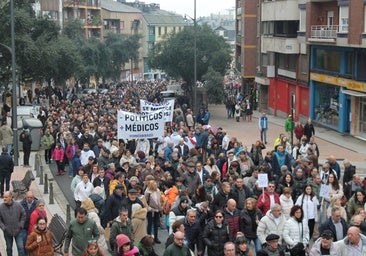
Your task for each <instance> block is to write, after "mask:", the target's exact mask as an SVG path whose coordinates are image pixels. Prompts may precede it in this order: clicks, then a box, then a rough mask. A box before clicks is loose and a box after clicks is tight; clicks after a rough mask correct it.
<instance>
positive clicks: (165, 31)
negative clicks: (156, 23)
mask: <svg viewBox="0 0 366 256" xmlns="http://www.w3.org/2000/svg"><path fill="white" fill-rule="evenodd" d="M166 34H168V27H164V35H166Z"/></svg>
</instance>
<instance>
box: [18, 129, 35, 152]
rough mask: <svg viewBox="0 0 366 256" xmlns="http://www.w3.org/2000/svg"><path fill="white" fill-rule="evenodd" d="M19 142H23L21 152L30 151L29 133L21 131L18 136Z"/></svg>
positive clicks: (30, 138) (30, 139)
mask: <svg viewBox="0 0 366 256" xmlns="http://www.w3.org/2000/svg"><path fill="white" fill-rule="evenodd" d="M19 140H20V141H21V142H23V150H30V149H31V147H32V137H31V134H30V132H29V131H23V132H22V133H21V134H20V136H19Z"/></svg>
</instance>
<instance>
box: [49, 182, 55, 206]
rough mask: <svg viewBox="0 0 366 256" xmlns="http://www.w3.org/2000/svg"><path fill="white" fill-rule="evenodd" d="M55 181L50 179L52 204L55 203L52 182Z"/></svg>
mask: <svg viewBox="0 0 366 256" xmlns="http://www.w3.org/2000/svg"><path fill="white" fill-rule="evenodd" d="M52 180H53V179H50V196H49V198H50V204H54V203H55V201H54V200H53V182H52Z"/></svg>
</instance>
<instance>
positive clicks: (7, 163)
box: [0, 152, 14, 174]
mask: <svg viewBox="0 0 366 256" xmlns="http://www.w3.org/2000/svg"><path fill="white" fill-rule="evenodd" d="M13 171H14V162H13V158H12V157H11V156H10V155H9V154H8V153H6V152H4V153H1V155H0V173H3V174H10V173H12V172H13Z"/></svg>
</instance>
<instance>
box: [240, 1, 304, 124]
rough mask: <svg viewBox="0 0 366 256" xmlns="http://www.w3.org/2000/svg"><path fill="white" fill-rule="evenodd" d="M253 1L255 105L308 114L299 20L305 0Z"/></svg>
mask: <svg viewBox="0 0 366 256" xmlns="http://www.w3.org/2000/svg"><path fill="white" fill-rule="evenodd" d="M256 2H257V8H258V10H257V11H258V13H259V14H260V19H259V20H258V29H259V30H260V33H258V37H257V38H258V41H259V42H257V46H259V47H260V50H258V49H257V53H258V55H257V63H256V65H257V66H256V71H257V73H256V76H255V82H256V85H257V89H258V95H259V97H258V101H259V109H260V110H261V111H268V112H270V113H272V114H274V115H277V116H287V115H288V114H293V115H294V118H295V119H305V118H307V117H308V115H309V85H308V76H309V74H308V59H309V57H308V45H307V42H306V38H305V35H306V33H305V32H306V26H305V24H303V21H304V20H305V19H304V17H303V16H304V13H306V1H301V0H274V1H269V0H260V1H256ZM244 36H245V35H244Z"/></svg>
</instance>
